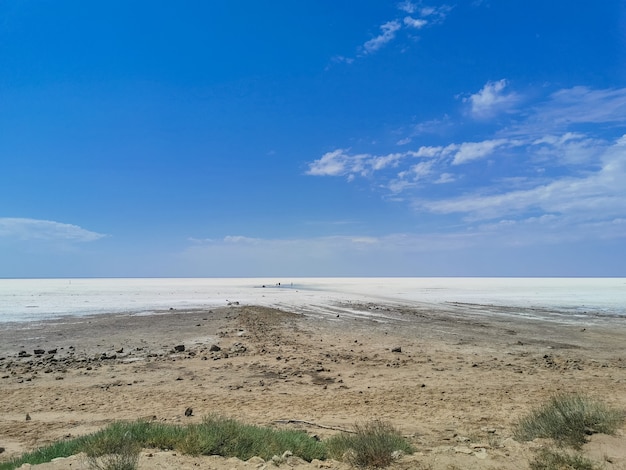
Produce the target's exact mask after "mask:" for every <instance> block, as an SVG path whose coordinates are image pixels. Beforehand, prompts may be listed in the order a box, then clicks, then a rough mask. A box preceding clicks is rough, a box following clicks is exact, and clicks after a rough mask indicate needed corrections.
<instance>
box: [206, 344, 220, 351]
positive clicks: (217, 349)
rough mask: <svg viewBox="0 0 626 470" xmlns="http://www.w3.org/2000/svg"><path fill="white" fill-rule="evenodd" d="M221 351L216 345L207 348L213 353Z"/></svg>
mask: <svg viewBox="0 0 626 470" xmlns="http://www.w3.org/2000/svg"><path fill="white" fill-rule="evenodd" d="M221 350H222V348H220V347H219V346H218V345H217V344H212V345H211V347H210V348H209V351H213V352H217V351H221Z"/></svg>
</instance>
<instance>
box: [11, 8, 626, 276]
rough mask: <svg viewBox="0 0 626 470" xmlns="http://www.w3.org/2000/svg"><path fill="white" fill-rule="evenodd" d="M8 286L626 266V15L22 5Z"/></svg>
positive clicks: (16, 19) (594, 271)
mask: <svg viewBox="0 0 626 470" xmlns="http://www.w3.org/2000/svg"><path fill="white" fill-rule="evenodd" d="M0 64H1V66H0V277H82V276H96V277H97V276H113V277H117V276H121V277H124V276H129V277H134V276H166V277H167V276H261V277H263V276H274V277H276V276H626V6H625V4H624V3H623V2H621V1H617V0H605V1H602V2H588V1H575V2H572V1H563V0H554V1H548V2H546V1H538V0H525V1H521V0H507V1H503V0H484V1H479V0H476V1H457V2H452V1H450V2H440V1H425V2H420V1H401V2H393V1H389V2H385V1H360V2H336V1H325V0H303V1H297V2H294V1H291V0H289V1H287V0H277V1H271V2H259V1H256V2H253V1H245V0H244V1H238V2H233V1H230V0H228V1H227V0H215V1H185V2H162V1H154V0H153V1H116V0H107V1H90V2H85V1H82V0H76V1H63V0H61V1H44V0H40V1H30V0H6V1H1V2H0Z"/></svg>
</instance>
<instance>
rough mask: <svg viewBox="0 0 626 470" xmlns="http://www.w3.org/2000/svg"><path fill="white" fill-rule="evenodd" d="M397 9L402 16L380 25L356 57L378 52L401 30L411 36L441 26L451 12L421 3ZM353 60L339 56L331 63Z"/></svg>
mask: <svg viewBox="0 0 626 470" xmlns="http://www.w3.org/2000/svg"><path fill="white" fill-rule="evenodd" d="M397 9H398V10H399V12H402V13H403V14H399V15H398V16H397V17H396V18H392V19H390V20H388V21H385V22H383V23H381V24H380V26H379V33H378V34H376V35H375V36H373V37H372V38H370V39H368V40H367V41H365V42H364V43H363V44H362V45H361V46H359V47H358V50H357V53H356V56H357V57H364V56H368V55H372V54H374V53H376V52H378V51H379V50H380V49H382V48H383V47H385V46H386V45H387V44H389V43H391V42H393V41H394V40H396V39H397V38H398V35H399V34H400V33H401V32H402V31H403V30H406V32H407V33H405V35H413V34H414V33H411V31H415V30H421V29H423V28H425V27H427V26H430V25H434V24H441V23H442V22H443V21H444V19H445V18H446V16H447V15H448V13H449V12H450V11H451V10H452V8H451V7H449V6H447V5H441V6H438V7H432V6H426V5H422V3H421V2H420V3H419V4H418V3H415V2H410V1H404V2H402V3H399V4H398V5H397ZM354 60H355V59H354V57H349V56H346V55H341V54H339V55H336V56H334V57H333V58H332V59H331V62H332V63H335V64H338V63H344V64H352V63H353V62H354ZM327 68H328V67H327Z"/></svg>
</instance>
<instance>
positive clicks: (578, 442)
mask: <svg viewBox="0 0 626 470" xmlns="http://www.w3.org/2000/svg"><path fill="white" fill-rule="evenodd" d="M623 420H624V414H623V413H622V412H621V411H619V410H616V409H613V408H610V407H608V406H607V405H605V404H604V403H602V402H600V401H597V400H594V399H591V398H589V397H585V396H583V395H577V394H576V395H557V396H555V397H553V398H552V399H551V400H550V401H549V402H548V403H547V404H546V405H544V406H542V407H541V408H539V409H537V410H535V411H533V412H531V413H530V414H529V415H528V416H525V417H523V418H522V419H520V420H519V421H518V422H517V423H516V424H515V427H514V431H513V433H514V437H515V439H517V440H519V441H531V440H533V439H535V438H538V437H545V438H550V439H554V440H555V441H556V442H557V443H558V444H559V445H569V446H572V447H574V448H580V446H582V445H583V444H584V443H585V442H586V436H587V435H590V434H594V433H604V434H613V433H615V431H616V430H617V429H618V428H619V426H620V425H621V424H622V422H623Z"/></svg>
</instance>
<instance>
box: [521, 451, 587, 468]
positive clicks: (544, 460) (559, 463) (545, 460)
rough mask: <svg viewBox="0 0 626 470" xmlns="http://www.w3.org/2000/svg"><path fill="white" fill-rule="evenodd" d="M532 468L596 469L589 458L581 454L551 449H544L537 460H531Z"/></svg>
mask: <svg viewBox="0 0 626 470" xmlns="http://www.w3.org/2000/svg"><path fill="white" fill-rule="evenodd" d="M530 469H531V470H596V469H597V467H596V466H595V465H594V464H593V462H592V461H591V460H589V459H586V458H585V457H583V456H582V455H579V454H573V455H570V454H565V453H562V452H555V451H553V450H550V449H542V450H541V451H540V452H539V453H538V454H537V456H536V457H535V460H533V461H532V462H530Z"/></svg>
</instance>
